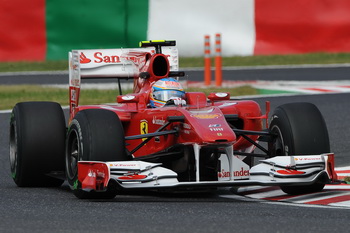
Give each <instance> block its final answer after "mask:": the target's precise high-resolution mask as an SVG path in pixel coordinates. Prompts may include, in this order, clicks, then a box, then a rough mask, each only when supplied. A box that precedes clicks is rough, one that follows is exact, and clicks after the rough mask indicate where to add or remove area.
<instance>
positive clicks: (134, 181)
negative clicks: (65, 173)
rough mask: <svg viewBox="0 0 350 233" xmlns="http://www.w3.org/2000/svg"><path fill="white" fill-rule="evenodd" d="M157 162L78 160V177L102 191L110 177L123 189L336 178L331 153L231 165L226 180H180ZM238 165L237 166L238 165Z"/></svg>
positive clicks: (292, 182) (270, 183)
mask: <svg viewBox="0 0 350 233" xmlns="http://www.w3.org/2000/svg"><path fill="white" fill-rule="evenodd" d="M161 165H162V164H159V163H149V162H143V161H118V162H93V161H88V162H87V161H80V162H79V163H78V171H79V173H78V180H79V182H80V183H81V188H82V189H83V190H85V191H91V190H95V191H105V190H107V186H108V183H109V182H111V181H112V180H113V181H115V182H117V183H118V184H119V186H120V187H121V188H125V189H140V188H147V189H162V188H166V189H169V188H174V189H175V188H196V187H198V188H199V187H221V186H247V185H264V186H281V185H310V184H313V183H315V182H317V181H319V180H320V179H324V178H325V177H326V178H327V179H329V180H331V181H335V180H336V179H337V176H336V173H335V171H334V154H321V155H308V156H276V157H273V158H270V159H266V160H262V161H260V163H259V164H258V165H256V166H253V167H252V168H251V169H250V170H249V174H247V173H246V172H245V173H244V174H240V173H242V172H240V171H239V170H238V171H235V170H232V169H230V170H231V171H230V175H229V177H228V178H227V179H226V180H220V179H219V180H218V181H199V180H196V181H193V182H179V181H178V179H177V174H176V173H175V172H174V171H172V170H170V169H167V168H164V167H162V166H161ZM238 169H239V168H238Z"/></svg>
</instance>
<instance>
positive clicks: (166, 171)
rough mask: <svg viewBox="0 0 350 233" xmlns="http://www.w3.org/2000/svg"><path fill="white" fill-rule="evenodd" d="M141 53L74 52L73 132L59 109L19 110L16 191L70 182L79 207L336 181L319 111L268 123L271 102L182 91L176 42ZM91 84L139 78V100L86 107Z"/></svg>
mask: <svg viewBox="0 0 350 233" xmlns="http://www.w3.org/2000/svg"><path fill="white" fill-rule="evenodd" d="M140 45H141V46H140V47H141V48H135V49H100V50H73V51H72V52H71V53H69V64H70V68H69V77H70V80H69V85H70V87H69V93H70V95H69V96H70V111H69V122H68V128H66V123H65V117H64V113H63V111H62V108H61V106H60V105H59V104H57V103H52V102H24V103H18V104H17V105H16V106H15V107H14V109H13V112H12V115H11V123H10V163H11V172H12V177H13V179H14V181H15V183H16V184H17V185H18V186H21V187H23V186H59V185H61V184H62V183H63V182H64V179H65V178H66V179H67V181H68V183H69V185H70V186H71V188H72V189H73V190H74V194H75V195H76V196H77V197H79V198H113V197H115V196H116V194H117V193H118V191H119V190H121V189H152V190H153V189H163V190H164V189H165V190H196V189H206V188H213V187H214V188H215V187H220V186H231V187H232V186H246V185H268V186H270V185H277V186H280V187H281V189H282V190H283V191H285V192H286V193H291V194H296V193H306V192H316V191H320V190H322V189H323V187H324V185H325V184H326V183H327V182H330V181H332V180H335V179H336V174H335V172H334V155H333V154H332V153H330V147H329V138H328V132H327V128H326V125H325V122H324V119H323V117H322V115H321V113H320V111H319V110H318V109H317V107H316V106H314V105H313V104H310V103H292V104H285V105H282V106H279V107H277V108H276V109H275V110H274V112H273V114H272V118H271V121H270V123H269V124H268V112H269V108H270V107H269V103H268V102H267V103H266V114H262V111H261V108H260V106H259V105H258V104H257V103H256V102H254V101H250V100H237V99H232V98H231V97H230V94H229V93H212V94H210V95H208V96H205V94H204V93H201V92H184V90H183V89H182V87H181V83H180V82H178V79H179V77H181V76H183V75H184V72H180V71H178V52H177V49H176V47H174V46H175V41H144V42H141V43H140ZM86 78H96V79H100V78H117V81H118V83H119V86H120V80H121V79H133V81H134V84H133V93H132V94H127V95H122V94H120V95H119V96H117V98H116V102H117V103H114V104H102V105H87V106H80V105H79V94H80V89H81V81H82V80H83V79H86ZM120 91H121V89H120ZM254 157H258V158H260V161H259V162H258V164H257V165H254V163H253V162H252V161H254V159H253V158H254ZM62 175H64V176H63V179H61V178H62Z"/></svg>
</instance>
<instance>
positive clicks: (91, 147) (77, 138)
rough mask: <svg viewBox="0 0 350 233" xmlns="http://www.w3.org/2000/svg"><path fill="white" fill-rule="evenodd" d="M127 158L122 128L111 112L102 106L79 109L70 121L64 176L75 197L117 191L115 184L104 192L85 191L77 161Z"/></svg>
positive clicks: (107, 195) (107, 196) (108, 194)
mask: <svg viewBox="0 0 350 233" xmlns="http://www.w3.org/2000/svg"><path fill="white" fill-rule="evenodd" d="M126 160H128V157H127V154H126V149H125V141H124V131H123V126H122V124H121V121H120V119H119V117H118V115H117V114H115V113H114V112H111V111H108V110H103V109H88V110H82V111H80V112H78V113H77V114H76V116H75V117H74V119H73V120H72V122H71V123H70V126H69V129H68V133H67V142H66V177H67V181H68V183H69V185H70V186H71V188H72V189H73V192H74V194H75V196H76V197H78V198H81V199H86V198H88V199H95V198H103V199H111V198H114V197H115V196H116V194H117V187H116V185H115V184H113V183H111V182H110V184H109V187H108V189H107V191H106V192H95V191H91V192H86V191H84V190H82V189H81V184H80V182H79V181H78V161H103V162H109V161H126Z"/></svg>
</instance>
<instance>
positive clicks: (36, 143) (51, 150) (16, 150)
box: [9, 102, 66, 187]
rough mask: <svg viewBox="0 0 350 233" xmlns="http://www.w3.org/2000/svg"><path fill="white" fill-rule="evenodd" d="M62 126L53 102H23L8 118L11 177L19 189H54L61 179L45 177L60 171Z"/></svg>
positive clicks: (57, 109)
mask: <svg viewBox="0 0 350 233" xmlns="http://www.w3.org/2000/svg"><path fill="white" fill-rule="evenodd" d="M65 133H66V123H65V118H64V114H63V111H62V108H61V106H60V105H59V104H58V103H54V102H23V103H18V104H16V106H15V107H14V108H13V110H12V114H11V119H10V138H9V144H10V165H11V175H12V178H13V180H14V182H15V183H16V184H17V185H18V186H19V187H50V186H51V187H55V186H60V185H61V184H62V183H63V182H64V179H59V178H55V177H51V176H49V175H50V173H51V172H61V173H62V172H63V171H64V150H65Z"/></svg>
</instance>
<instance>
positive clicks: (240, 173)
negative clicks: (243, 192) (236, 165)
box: [218, 167, 249, 178]
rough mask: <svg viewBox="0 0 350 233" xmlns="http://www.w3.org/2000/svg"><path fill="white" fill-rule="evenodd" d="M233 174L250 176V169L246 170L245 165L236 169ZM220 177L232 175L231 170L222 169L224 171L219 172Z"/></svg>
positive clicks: (234, 175) (235, 175)
mask: <svg viewBox="0 0 350 233" xmlns="http://www.w3.org/2000/svg"><path fill="white" fill-rule="evenodd" d="M232 175H233V177H242V176H249V170H245V169H244V168H243V167H241V169H240V170H239V171H234V172H233V174H232ZM218 177H219V178H226V177H230V172H228V171H225V170H224V169H222V171H221V172H219V173H218Z"/></svg>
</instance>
